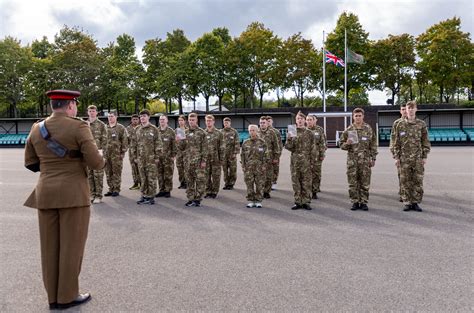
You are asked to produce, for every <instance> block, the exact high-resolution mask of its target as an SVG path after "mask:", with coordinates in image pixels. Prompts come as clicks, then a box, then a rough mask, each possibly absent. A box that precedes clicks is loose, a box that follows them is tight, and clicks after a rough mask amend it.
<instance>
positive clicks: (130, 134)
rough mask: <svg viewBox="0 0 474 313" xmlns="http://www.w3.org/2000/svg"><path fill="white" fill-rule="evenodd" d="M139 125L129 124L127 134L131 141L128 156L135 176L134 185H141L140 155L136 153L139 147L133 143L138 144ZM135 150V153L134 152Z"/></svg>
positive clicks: (129, 141)
mask: <svg viewBox="0 0 474 313" xmlns="http://www.w3.org/2000/svg"><path fill="white" fill-rule="evenodd" d="M138 126H139V125H137V126H135V127H133V125H132V124H130V125H128V126H127V134H128V139H129V140H128V143H129V149H128V158H129V161H130V167H131V168H132V177H133V185H134V186H139V185H140V171H139V170H138V163H137V162H136V160H137V159H138V156H137V155H136V152H137V149H136V148H133V147H132V143H135V144H136V142H137V141H136V139H135V136H136V135H137V134H136V132H137V128H138ZM132 152H134V153H135V154H132Z"/></svg>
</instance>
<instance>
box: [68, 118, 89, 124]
mask: <svg viewBox="0 0 474 313" xmlns="http://www.w3.org/2000/svg"><path fill="white" fill-rule="evenodd" d="M69 118H71V119H73V120H76V121H80V122H83V123H85V124H87V122H86V121H84V120H83V119H82V118H80V117H72V116H69Z"/></svg>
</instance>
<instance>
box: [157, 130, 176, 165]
mask: <svg viewBox="0 0 474 313" xmlns="http://www.w3.org/2000/svg"><path fill="white" fill-rule="evenodd" d="M158 131H159V132H160V138H161V144H162V146H163V149H162V152H161V155H160V156H162V157H165V158H174V157H175V156H176V150H177V148H176V134H175V133H174V130H173V129H172V128H171V127H166V128H165V130H162V129H161V127H158Z"/></svg>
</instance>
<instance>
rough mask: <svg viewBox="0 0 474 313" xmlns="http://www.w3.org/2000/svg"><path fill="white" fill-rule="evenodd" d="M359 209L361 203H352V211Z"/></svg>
mask: <svg viewBox="0 0 474 313" xmlns="http://www.w3.org/2000/svg"><path fill="white" fill-rule="evenodd" d="M358 209H360V207H359V203H357V202H354V203H352V207H351V211H356V210H358Z"/></svg>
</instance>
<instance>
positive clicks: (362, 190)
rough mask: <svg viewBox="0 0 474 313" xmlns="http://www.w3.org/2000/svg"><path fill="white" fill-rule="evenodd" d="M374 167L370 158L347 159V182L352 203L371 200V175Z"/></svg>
mask: <svg viewBox="0 0 474 313" xmlns="http://www.w3.org/2000/svg"><path fill="white" fill-rule="evenodd" d="M371 174H372V168H371V167H370V162H369V161H368V160H347V182H348V183H349V198H350V199H351V202H352V203H367V202H368V201H369V187H370V176H371Z"/></svg>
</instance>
